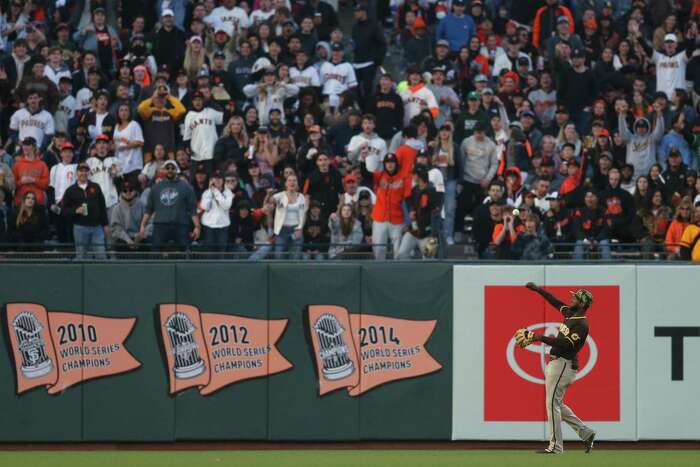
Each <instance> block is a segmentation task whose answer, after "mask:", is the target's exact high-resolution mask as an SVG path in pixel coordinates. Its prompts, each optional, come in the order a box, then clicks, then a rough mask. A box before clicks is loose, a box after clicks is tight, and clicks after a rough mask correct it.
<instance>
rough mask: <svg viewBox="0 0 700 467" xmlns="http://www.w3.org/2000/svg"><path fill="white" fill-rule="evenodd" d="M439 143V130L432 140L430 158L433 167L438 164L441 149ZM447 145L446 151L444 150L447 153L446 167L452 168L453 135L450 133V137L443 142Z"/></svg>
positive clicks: (453, 153) (453, 157)
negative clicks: (431, 154)
mask: <svg viewBox="0 0 700 467" xmlns="http://www.w3.org/2000/svg"><path fill="white" fill-rule="evenodd" d="M440 143H441V141H440V130H438V133H437V135H436V136H435V139H434V140H433V146H434V147H433V156H432V157H431V158H430V160H431V161H432V164H433V167H437V162H438V155H439V154H440V149H441V144H440ZM445 144H447V149H446V150H445V151H446V152H447V166H448V167H454V165H455V145H454V133H453V132H452V131H450V136H449V137H448V138H447V141H446V142H445Z"/></svg>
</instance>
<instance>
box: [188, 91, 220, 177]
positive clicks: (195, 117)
mask: <svg viewBox="0 0 700 467" xmlns="http://www.w3.org/2000/svg"><path fill="white" fill-rule="evenodd" d="M223 118H224V114H223V113H222V112H220V111H218V110H216V109H215V108H213V107H212V104H207V105H205V103H204V95H203V94H202V93H201V92H195V93H194V94H192V110H190V111H189V112H187V115H186V116H185V122H184V129H183V134H182V140H183V141H184V142H189V144H190V151H191V159H192V160H193V161H196V162H203V163H204V164H205V167H206V168H207V172H211V170H212V168H213V166H214V146H215V145H216V140H217V134H218V133H217V130H216V128H217V126H218V125H221V124H223ZM221 183H222V184H223V179H222V180H221Z"/></svg>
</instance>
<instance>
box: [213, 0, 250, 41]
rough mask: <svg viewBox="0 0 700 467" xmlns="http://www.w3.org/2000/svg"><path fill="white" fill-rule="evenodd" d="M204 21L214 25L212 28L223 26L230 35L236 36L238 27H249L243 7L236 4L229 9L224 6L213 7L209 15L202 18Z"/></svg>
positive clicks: (248, 20)
mask: <svg viewBox="0 0 700 467" xmlns="http://www.w3.org/2000/svg"><path fill="white" fill-rule="evenodd" d="M204 22H205V23H207V24H210V25H212V26H214V28H216V27H217V26H221V27H223V28H224V29H225V30H226V32H227V33H228V35H229V36H230V37H236V36H237V34H238V30H239V29H241V28H243V29H248V28H249V27H250V19H249V18H248V14H247V13H246V12H245V10H243V8H239V7H237V6H236V7H233V9H231V10H229V9H227V8H226V7H224V6H220V7H218V8H214V9H213V10H212V12H211V13H210V14H209V16H207V17H205V18H204Z"/></svg>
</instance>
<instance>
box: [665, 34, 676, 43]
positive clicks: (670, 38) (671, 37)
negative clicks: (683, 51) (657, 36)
mask: <svg viewBox="0 0 700 467" xmlns="http://www.w3.org/2000/svg"><path fill="white" fill-rule="evenodd" d="M664 42H678V38H677V37H676V35H675V34H673V33H669V34H666V35H665V36H664Z"/></svg>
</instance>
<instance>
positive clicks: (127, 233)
mask: <svg viewBox="0 0 700 467" xmlns="http://www.w3.org/2000/svg"><path fill="white" fill-rule="evenodd" d="M143 211H144V209H143V204H141V201H140V200H139V197H138V196H137V197H135V198H134V199H132V200H131V202H129V201H125V200H124V199H122V198H121V197H120V198H119V202H118V203H117V205H116V206H114V209H113V210H112V216H111V217H110V219H109V231H110V238H111V239H112V241H115V240H121V241H123V242H127V241H128V240H129V239H131V240H133V239H134V237H135V236H136V234H137V233H138V232H139V229H140V227H141V219H143Z"/></svg>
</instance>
